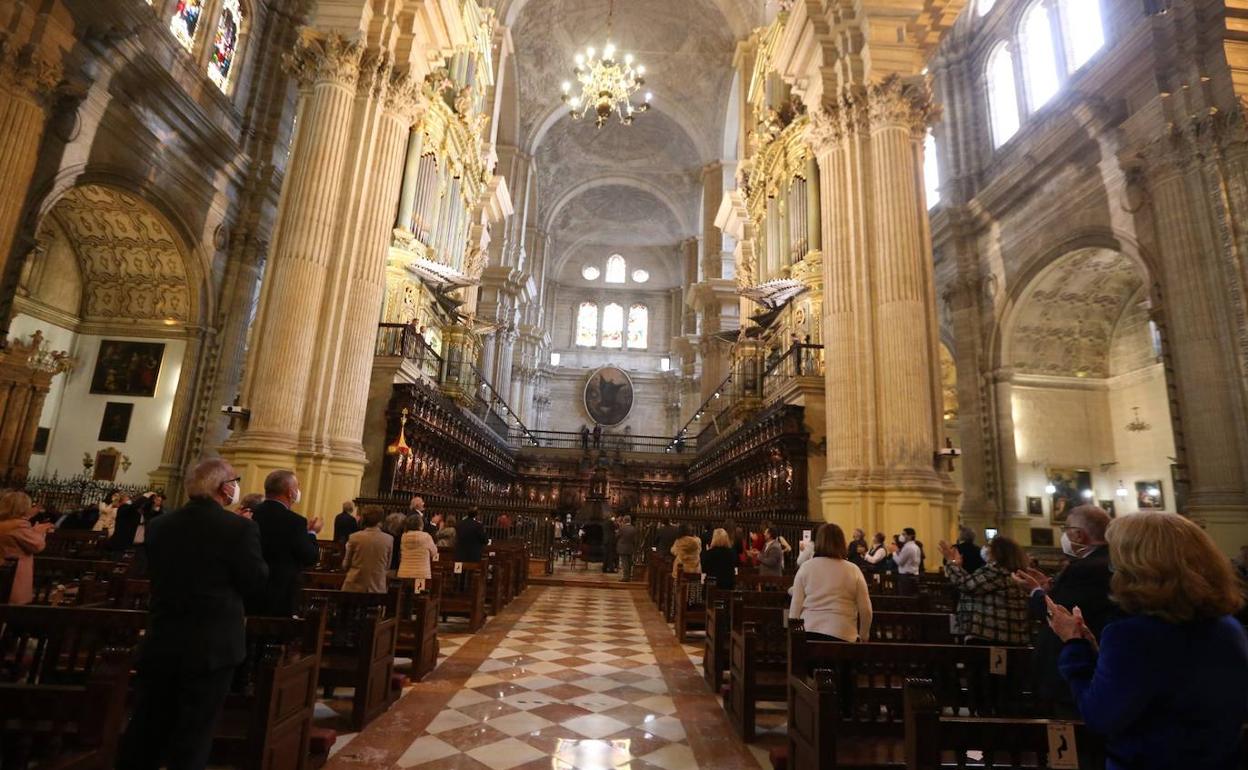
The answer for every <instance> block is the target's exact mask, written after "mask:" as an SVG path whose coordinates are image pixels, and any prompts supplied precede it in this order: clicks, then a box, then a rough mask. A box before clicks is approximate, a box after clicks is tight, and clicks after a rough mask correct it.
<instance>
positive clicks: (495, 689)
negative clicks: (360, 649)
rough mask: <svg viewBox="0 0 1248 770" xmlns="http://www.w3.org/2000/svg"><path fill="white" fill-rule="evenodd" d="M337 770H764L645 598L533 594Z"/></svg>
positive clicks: (688, 649)
mask: <svg viewBox="0 0 1248 770" xmlns="http://www.w3.org/2000/svg"><path fill="white" fill-rule="evenodd" d="M456 641H457V642H459V645H458V647H457V648H456V649H455V650H454V652H452V653H451V654H450V655H449V656H448V657H447V658H445V659H444V660H443V661H442V662H441V663H440V664H439V666H438V668H437V669H436V670H435V671H434V672H433V673H432V674H430V675H429V676H428V677H426V679H425V681H423V682H421V683H419V684H416V685H415V686H412V687H410V688H408V689H407V691H406V692H405V693H404V695H403V697H402V698H400V699H399V701H398V702H397V703H396V704H395V705H394V706H393V707H391V709H390V710H389V711H388V712H387V713H386V714H384V715H383V716H381V717H379V718H378V719H377V720H375V721H374V722H373V723H372V724H370V725H369V726H368V727H367V728H366V729H365V730H364V731H363V732H361V733H359V734H357V735H347V736H341V737H340V738H339V739H338V743H337V744H336V745H335V746H334V753H333V756H332V757H331V758H330V760H329V763H328V764H327V765H326V767H327V768H328V770H346V769H347V768H362V767H368V768H417V767H419V768H430V769H433V770H440V769H443V768H445V769H446V770H452V769H454V770H458V769H460V768H473V769H477V770H480V769H482V768H488V769H489V770H512V768H523V769H525V770H529V769H536V768H552V769H553V770H572V769H573V768H575V769H576V770H599V769H602V770H607V769H615V768H620V769H621V770H649V769H651V768H661V769H663V770H683V769H684V768H717V769H720V768H722V769H723V770H746V769H748V770H760V768H762V767H769V766H770V764H769V763H767V762H766V760H765V759H764V760H763V763H762V764H761V765H760V763H759V757H758V754H759V753H760V752H759V751H758V749H755V750H753V751H751V750H750V749H747V747H746V746H745V745H744V744H743V743H742V742H741V741H740V740H738V739H737V738H736V737H735V735H734V733H733V730H732V727H731V725H730V724H729V723H728V721H727V719H726V718H725V716H724V714H723V710H722V708H721V706H720V703H719V699H718V698H717V697H715V696H714V695H713V694H712V693H711V692H710V691H709V689H708V688H707V687H706V684H705V682H703V680H702V677H701V671H700V669H698V668H695V663H700V656H701V650H700V646H699V645H696V644H691V645H688V646H682V645H680V644H678V643H677V641H676V639H675V636H674V635H673V634H672V631H671V628H670V627H669V626H668V625H667V624H666V623H665V622H664V619H663V618H662V616H661V615H660V614H659V612H658V611H657V610H656V609H655V608H654V606H653V605H652V604H651V603H650V601H649V598H648V597H647V596H646V594H645V592H644V590H641V589H640V588H637V589H627V590H619V589H618V588H606V587H594V586H591V585H585V586H580V585H559V586H541V585H535V586H530V588H529V589H528V590H527V591H525V592H524V594H523V595H521V596H520V597H518V598H517V599H516V600H515V601H514V602H513V603H512V604H511V606H509V607H508V608H507V609H506V610H505V611H504V612H503V613H502V614H501V615H499V616H498V617H496V618H492V619H491V620H490V622H489V623H488V624H486V626H485V628H484V629H482V630H481V631H480V632H479V633H477V634H475V635H473V636H470V637H467V638H464V639H456Z"/></svg>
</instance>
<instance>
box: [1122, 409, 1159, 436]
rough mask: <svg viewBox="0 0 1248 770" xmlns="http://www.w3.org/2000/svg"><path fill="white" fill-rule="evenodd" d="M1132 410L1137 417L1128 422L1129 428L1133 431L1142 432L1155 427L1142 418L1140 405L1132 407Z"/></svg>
mask: <svg viewBox="0 0 1248 770" xmlns="http://www.w3.org/2000/svg"><path fill="white" fill-rule="evenodd" d="M1131 411H1132V412H1133V413H1134V414H1135V419H1133V420H1132V421H1131V422H1129V423H1127V430H1129V431H1131V432H1132V433H1142V432H1144V431H1146V430H1149V429H1150V428H1152V427H1153V426H1151V425H1149V424H1148V423H1146V422H1144V421H1143V420H1141V419H1140V408H1139V407H1138V406H1133V407H1131Z"/></svg>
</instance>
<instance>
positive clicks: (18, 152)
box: [0, 12, 61, 315]
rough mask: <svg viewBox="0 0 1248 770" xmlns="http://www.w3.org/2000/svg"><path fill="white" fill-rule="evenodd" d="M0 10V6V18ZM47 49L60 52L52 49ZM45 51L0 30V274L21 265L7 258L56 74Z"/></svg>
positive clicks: (0, 14)
mask: <svg viewBox="0 0 1248 770" xmlns="http://www.w3.org/2000/svg"><path fill="white" fill-rule="evenodd" d="M4 16H5V14H4V12H0V22H3V21H5V19H4ZM52 54H53V55H56V56H59V52H57V51H53V52H52ZM48 55H49V53H48V52H46V51H44V50H41V49H39V48H37V47H36V45H35V44H34V43H32V42H28V41H25V40H22V39H19V38H18V37H17V36H16V33H14V34H9V33H6V32H0V180H4V181H3V183H2V184H0V276H8V275H9V274H10V272H12V273H14V275H15V274H16V270H17V269H20V267H16V268H14V269H10V267H9V265H8V260H9V258H10V257H11V255H12V252H13V250H14V238H15V237H16V236H17V228H18V222H19V220H20V219H21V216H22V207H23V206H24V205H25V204H26V193H27V189H28V188H29V187H30V182H31V177H32V175H33V174H34V172H35V163H36V161H37V160H38V157H39V143H40V141H41V140H42V138H43V131H44V127H45V126H46V125H47V120H48V108H49V106H50V103H51V100H52V98H53V96H54V91H55V89H56V85H57V83H59V82H60V79H61V68H60V64H59V61H50V60H49V59H48ZM23 251H24V250H23ZM10 301H11V298H10V299H8V300H5V301H4V305H5V306H6V307H7V306H8V304H9V302H10ZM6 315H7V313H6Z"/></svg>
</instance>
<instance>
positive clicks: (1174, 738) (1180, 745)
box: [1049, 513, 1248, 770]
mask: <svg viewBox="0 0 1248 770" xmlns="http://www.w3.org/2000/svg"><path fill="white" fill-rule="evenodd" d="M1106 540H1108V542H1109V558H1110V563H1111V565H1112V569H1113V570H1114V574H1113V579H1112V581H1111V583H1110V588H1111V591H1112V594H1113V599H1114V601H1115V602H1117V604H1118V605H1119V607H1120V609H1121V610H1122V611H1123V613H1124V617H1123V618H1122V619H1120V620H1117V621H1114V622H1111V623H1109V624H1108V625H1106V626H1105V629H1104V631H1103V632H1102V633H1101V638H1100V640H1099V644H1098V640H1097V639H1096V637H1095V636H1093V634H1092V632H1091V631H1089V630H1088V628H1087V626H1086V625H1084V623H1083V616H1082V615H1081V613H1080V612H1079V608H1078V607H1076V608H1075V609H1074V611H1073V612H1071V611H1069V610H1066V609H1065V608H1063V607H1062V606H1060V605H1058V604H1054V603H1053V602H1052V600H1050V601H1049V625H1050V627H1052V629H1053V632H1054V633H1055V634H1057V636H1058V637H1059V638H1060V639H1061V640H1062V641H1063V643H1064V646H1063V648H1062V652H1061V657H1060V658H1059V667H1060V669H1061V672H1062V676H1063V677H1065V679H1066V681H1067V682H1068V683H1069V684H1070V688H1071V692H1072V693H1073V695H1074V698H1075V703H1076V704H1077V705H1078V707H1079V713H1080V715H1081V716H1082V717H1083V719H1084V721H1085V722H1086V723H1087V725H1088V727H1089V728H1091V729H1092V730H1093V731H1094V732H1097V733H1100V734H1103V735H1104V736H1106V753H1107V755H1108V763H1107V766H1108V767H1109V769H1110V770H1162V768H1184V770H1231V769H1232V768H1236V769H1238V768H1240V767H1242V762H1243V757H1242V750H1243V737H1242V732H1243V728H1244V722H1245V720H1248V637H1245V634H1244V629H1243V627H1242V626H1240V624H1239V623H1238V622H1236V620H1235V619H1234V618H1233V617H1232V614H1233V613H1234V612H1235V611H1236V610H1238V609H1239V608H1240V606H1241V605H1242V604H1243V598H1242V596H1241V595H1240V587H1239V585H1238V583H1237V581H1236V579H1235V575H1234V572H1233V571H1232V570H1231V565H1230V562H1229V561H1228V560H1227V558H1226V557H1225V556H1223V555H1222V553H1221V552H1219V551H1218V549H1217V547H1216V546H1215V545H1214V544H1213V541H1212V540H1211V539H1210V538H1209V536H1208V535H1207V534H1205V532H1204V530H1202V529H1201V528H1200V527H1198V526H1197V525H1196V524H1194V523H1192V522H1191V521H1189V520H1188V519H1186V518H1184V517H1182V516H1178V515H1175V514H1169V513H1139V514H1135V515H1132V516H1123V517H1120V518H1118V519H1115V520H1114V521H1113V523H1111V524H1110V525H1109V529H1108V531H1107V532H1106Z"/></svg>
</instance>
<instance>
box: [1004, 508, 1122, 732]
mask: <svg viewBox="0 0 1248 770" xmlns="http://www.w3.org/2000/svg"><path fill="white" fill-rule="evenodd" d="M1108 526H1109V514H1108V513H1106V512H1105V511H1103V510H1101V509H1100V508H1097V507H1096V506H1094V505H1081V506H1079V507H1078V508H1075V509H1074V510H1072V511H1071V512H1070V515H1069V516H1068V517H1067V519H1066V523H1065V525H1063V526H1062V551H1063V552H1064V553H1065V554H1066V556H1067V557H1069V559H1070V561H1069V562H1068V563H1067V564H1066V566H1065V568H1063V569H1062V571H1061V572H1059V573H1058V574H1057V577H1055V578H1053V579H1049V577H1048V576H1047V575H1045V574H1044V573H1043V572H1040V571H1039V570H1034V569H1029V570H1026V571H1024V572H1016V573H1014V580H1015V581H1016V582H1017V583H1018V584H1019V585H1020V586H1022V588H1023V590H1024V591H1027V592H1028V593H1029V594H1030V598H1029V600H1028V601H1029V606H1030V609H1031V614H1032V617H1035V618H1040V619H1044V618H1046V617H1047V616H1048V606H1047V604H1046V603H1045V596H1046V595H1047V596H1048V597H1050V598H1052V599H1053V601H1054V602H1056V603H1057V604H1060V605H1061V606H1063V607H1065V608H1066V609H1068V610H1073V609H1074V608H1075V607H1078V608H1079V609H1080V610H1081V611H1082V613H1083V618H1084V621H1085V622H1086V623H1087V625H1088V628H1090V629H1092V633H1094V634H1096V635H1097V636H1098V637H1099V636H1100V635H1101V629H1102V628H1104V626H1105V622H1106V621H1107V620H1108V619H1109V618H1110V617H1111V615H1112V614H1113V612H1114V605H1113V603H1112V602H1111V601H1110V599H1109V579H1110V572H1109V546H1108V545H1106V544H1105V528H1106V527H1108ZM1061 651H1062V642H1061V640H1060V639H1058V638H1057V636H1056V635H1055V634H1054V633H1053V631H1052V629H1050V628H1049V626H1048V623H1045V624H1044V625H1043V626H1042V628H1041V629H1040V633H1039V635H1038V636H1037V637H1036V650H1035V654H1034V656H1033V657H1032V660H1033V661H1034V664H1033V665H1034V666H1035V672H1036V680H1037V681H1036V687H1037V693H1038V694H1039V695H1040V697H1041V698H1043V699H1044V700H1045V701H1047V702H1049V703H1051V704H1052V705H1053V707H1054V708H1055V709H1057V711H1058V713H1060V714H1062V715H1064V716H1072V717H1073V716H1078V712H1077V711H1076V710H1075V706H1074V699H1073V698H1072V697H1071V694H1070V687H1069V686H1067V684H1066V682H1065V680H1063V679H1062V676H1061V674H1060V673H1059V672H1058V670H1057V658H1058V655H1059V654H1060V653H1061Z"/></svg>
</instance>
